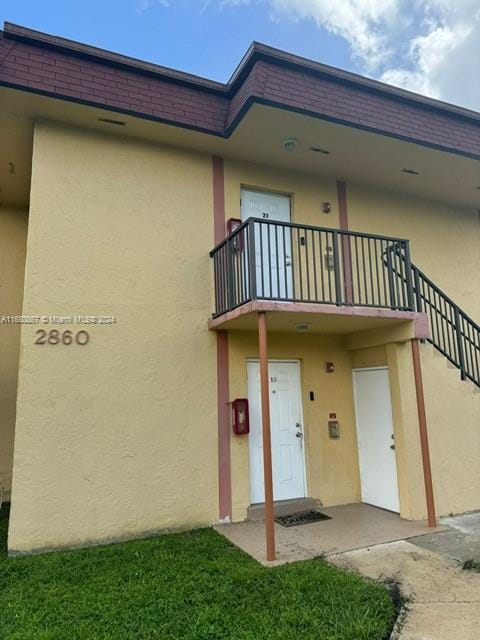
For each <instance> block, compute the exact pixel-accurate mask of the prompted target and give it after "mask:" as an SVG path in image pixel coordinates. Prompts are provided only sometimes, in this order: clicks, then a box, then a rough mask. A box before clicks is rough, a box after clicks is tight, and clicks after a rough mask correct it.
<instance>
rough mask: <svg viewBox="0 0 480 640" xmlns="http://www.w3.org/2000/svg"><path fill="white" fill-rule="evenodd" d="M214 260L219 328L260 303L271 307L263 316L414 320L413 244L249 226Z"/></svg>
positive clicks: (302, 228) (251, 222) (286, 226)
mask: <svg viewBox="0 0 480 640" xmlns="http://www.w3.org/2000/svg"><path fill="white" fill-rule="evenodd" d="M210 255H211V257H212V259H213V265H214V282H215V311H214V313H213V314H212V317H213V321H212V325H214V326H213V327H212V328H215V326H219V325H220V324H221V322H222V318H223V320H226V319H227V317H230V318H232V317H233V315H234V316H236V317H238V316H239V315H242V313H243V312H244V311H246V310H247V309H250V310H253V306H252V305H251V304H250V306H249V305H248V303H254V302H256V303H259V302H264V303H265V304H264V305H259V304H256V305H255V308H256V309H259V308H264V309H266V310H276V311H284V312H285V313H294V312H299V311H303V312H304V313H326V314H327V315H328V314H330V315H334V316H343V317H345V316H350V317H351V316H352V315H355V316H356V317H359V316H364V317H365V318H373V317H375V318H377V319H378V318H383V319H386V318H397V319H403V320H409V319H410V320H411V319H412V318H413V316H414V315H415V314H414V311H415V303H414V289H413V278H412V268H411V263H410V250H409V243H408V240H404V239H401V238H392V237H387V236H381V235H374V234H367V233H358V232H355V231H343V230H337V229H330V228H324V227H312V226H306V225H301V224H295V223H284V222H272V221H267V220H262V219H258V218H250V219H248V220H247V221H245V222H244V223H243V224H242V225H240V226H239V227H238V228H237V229H236V230H235V231H234V232H233V233H232V234H231V235H230V236H228V237H227V238H225V240H223V241H222V242H221V243H220V244H218V245H217V246H216V247H215V248H214V249H213V250H212V251H211V253H210ZM242 309H243V311H242ZM235 310H237V311H238V312H237V313H236V314H232V313H231V312H233V311H235ZM297 319H298V317H297ZM337 319H338V318H337ZM337 324H338V323H337ZM340 324H341V322H340ZM369 326H370V325H369V324H368V323H367V324H366V325H365V328H368V327H369ZM244 328H248V327H247V326H245V327H244ZM357 328H360V327H357Z"/></svg>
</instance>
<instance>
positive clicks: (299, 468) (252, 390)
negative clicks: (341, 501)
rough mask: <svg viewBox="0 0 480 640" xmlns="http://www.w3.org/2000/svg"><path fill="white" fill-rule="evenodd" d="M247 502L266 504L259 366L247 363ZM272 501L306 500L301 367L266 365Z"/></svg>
mask: <svg viewBox="0 0 480 640" xmlns="http://www.w3.org/2000/svg"><path fill="white" fill-rule="evenodd" d="M247 373H248V401H249V408H250V435H249V451H250V499H251V502H252V504H254V503H256V502H264V501H265V485H264V478H263V440H262V415H261V401H260V365H259V363H258V362H248V364H247ZM268 375H269V386H270V431H271V440H272V475H273V497H274V500H288V499H290V498H303V497H305V467H304V452H303V425H302V404H301V392H300V364H299V363H298V362H275V361H271V362H269V363H268Z"/></svg>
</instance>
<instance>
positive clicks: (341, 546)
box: [215, 504, 441, 565]
mask: <svg viewBox="0 0 480 640" xmlns="http://www.w3.org/2000/svg"><path fill="white" fill-rule="evenodd" d="M320 511H321V512H322V513H325V514H326V515H328V516H330V518H331V520H323V521H321V522H312V523H309V524H303V525H301V526H294V527H288V528H287V527H282V526H281V525H278V524H275V536H276V547H277V560H276V561H275V563H271V562H269V563H266V561H265V524H264V522H263V521H257V522H241V523H234V524H221V525H216V526H215V529H216V530H217V531H218V532H219V533H221V534H222V535H224V536H225V537H226V538H228V540H230V541H231V542H232V543H233V544H234V545H236V546H237V547H240V548H241V549H243V550H244V551H246V552H247V553H248V554H250V555H251V556H252V557H253V558H255V559H256V560H258V561H259V562H262V563H265V564H268V565H272V564H283V563H285V562H294V561H296V560H306V559H309V558H315V557H318V556H322V555H330V554H335V553H341V552H344V551H350V550H352V549H359V548H362V547H369V546H373V545H377V544H382V543H385V542H391V541H393V540H404V539H406V538H410V537H414V536H421V535H423V534H427V533H431V532H432V531H441V528H439V529H433V530H432V529H429V528H428V526H427V524H426V523H424V522H410V521H407V520H402V519H401V518H400V517H399V516H398V514H395V513H391V512H390V511H385V510H383V509H377V508H376V507H372V506H370V505H366V504H350V505H344V506H340V507H328V508H324V507H322V508H320Z"/></svg>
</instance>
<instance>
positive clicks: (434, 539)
mask: <svg viewBox="0 0 480 640" xmlns="http://www.w3.org/2000/svg"><path fill="white" fill-rule="evenodd" d="M441 523H442V524H443V525H446V526H447V527H448V529H447V530H446V531H442V532H440V533H437V534H433V535H428V534H427V535H424V536H421V537H419V538H412V539H411V540H410V542H412V543H413V544H416V545H418V546H419V547H422V548H423V549H428V550H429V551H435V552H437V553H443V554H445V555H447V556H448V557H450V558H453V559H454V560H458V561H459V562H466V561H467V560H474V561H476V562H479V563H480V513H479V512H477V513H468V514H465V515H461V516H453V517H449V518H442V519H441Z"/></svg>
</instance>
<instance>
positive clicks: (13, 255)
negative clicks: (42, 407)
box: [0, 205, 28, 498]
mask: <svg viewBox="0 0 480 640" xmlns="http://www.w3.org/2000/svg"><path fill="white" fill-rule="evenodd" d="M27 224H28V216H27V212H26V211H23V210H19V209H15V208H12V207H9V206H7V205H2V206H0V318H1V317H2V316H18V315H20V314H21V311H22V298H23V277H24V270H25V247H26V243H27ZM19 350H20V325H18V324H3V323H2V322H1V321H0V491H1V492H2V493H3V497H4V498H8V497H9V494H10V489H11V484H12V465H13V441H14V433H15V405H16V401H17V376H18V358H19Z"/></svg>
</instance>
